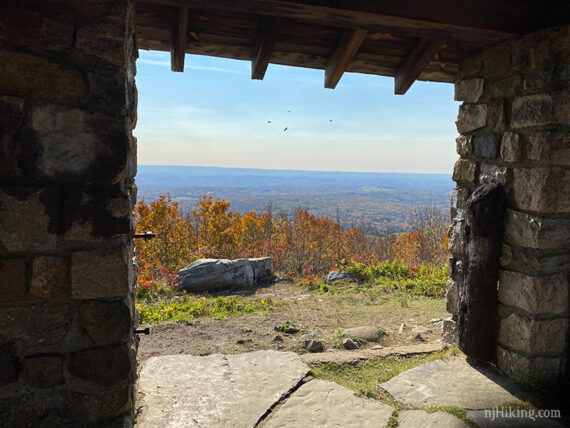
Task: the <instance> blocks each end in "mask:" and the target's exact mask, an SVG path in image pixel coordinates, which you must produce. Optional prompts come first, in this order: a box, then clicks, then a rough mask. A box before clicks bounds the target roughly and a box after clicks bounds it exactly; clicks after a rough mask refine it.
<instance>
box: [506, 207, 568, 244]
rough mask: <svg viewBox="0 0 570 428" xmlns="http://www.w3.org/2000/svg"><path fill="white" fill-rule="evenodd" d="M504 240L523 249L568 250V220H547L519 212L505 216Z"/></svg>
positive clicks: (509, 211)
mask: <svg viewBox="0 0 570 428" xmlns="http://www.w3.org/2000/svg"><path fill="white" fill-rule="evenodd" d="M505 239H506V241H507V242H509V243H511V244H515V245H518V246H521V247H525V248H538V249H556V248H564V249H568V248H570V219H565V218H557V219H548V218H541V217H538V216H533V215H530V214H526V213H521V212H519V211H514V210H507V212H506V214H505Z"/></svg>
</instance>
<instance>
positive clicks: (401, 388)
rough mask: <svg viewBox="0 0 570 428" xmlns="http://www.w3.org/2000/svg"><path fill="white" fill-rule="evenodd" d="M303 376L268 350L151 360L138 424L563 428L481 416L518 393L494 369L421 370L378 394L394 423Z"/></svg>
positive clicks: (351, 396) (455, 362)
mask: <svg viewBox="0 0 570 428" xmlns="http://www.w3.org/2000/svg"><path fill="white" fill-rule="evenodd" d="M309 370H310V369H309V367H308V366H307V365H306V364H305V362H303V360H302V359H301V357H300V356H299V355H297V354H295V353H292V352H277V351H272V350H269V351H257V352H250V353H244V354H235V355H222V354H214V355H209V356H205V357H198V356H192V355H167V356H162V357H153V358H150V359H148V360H147V361H145V363H144V364H143V366H142V368H141V371H140V376H139V381H138V385H137V420H136V425H137V427H139V428H150V427H153V428H154V427H177V428H178V427H199V426H200V427H214V428H217V427H220V428H226V427H236V428H249V427H265V428H289V427H291V428H301V427H302V428H305V427H319V428H321V427H322V428H329V427H358V428H366V427H375V428H376V427H378V428H384V427H387V426H388V424H389V421H390V418H391V416H393V417H396V415H397V420H398V424H399V425H398V427H400V428H416V427H422V428H430V427H433V428H436V427H437V428H466V427H468V426H470V425H471V426H480V427H481V428H486V427H560V426H564V425H563V424H562V423H560V421H558V422H557V421H555V420H553V419H544V418H543V419H539V418H534V419H530V418H524V417H523V418H518V419H515V418H513V417H512V415H508V414H506V417H502V418H501V417H498V418H497V417H495V418H493V417H492V415H491V414H489V413H487V414H486V413H485V409H487V410H491V409H495V408H496V407H497V406H501V405H505V404H507V405H509V406H514V405H515V403H517V402H520V400H519V398H517V397H522V395H521V392H520V391H519V390H517V388H516V387H515V386H514V385H513V384H512V383H511V382H510V381H509V380H508V379H507V378H505V377H504V376H500V375H499V374H498V373H496V372H495V371H493V370H492V368H490V367H487V366H481V365H475V364H470V363H469V362H467V361H466V360H465V359H464V358H462V357H451V358H446V359H441V360H436V361H432V362H429V363H425V364H422V365H420V366H417V367H415V368H412V369H410V370H408V371H405V372H403V373H400V374H399V375H398V376H395V377H394V378H392V379H390V380H389V381H387V382H384V383H382V384H381V385H379V386H378V388H379V390H382V389H383V390H384V391H385V393H388V394H389V395H391V396H392V397H393V399H394V402H392V403H391V404H395V405H396V406H397V407H398V413H397V414H395V413H394V411H395V410H396V407H393V406H392V405H388V404H385V403H383V402H381V401H379V400H374V399H371V398H366V397H363V396H360V395H358V394H356V393H355V392H354V391H352V390H350V389H347V388H345V387H343V386H340V385H338V384H335V383H332V382H328V381H323V380H320V379H315V378H313V377H311V376H308V374H309ZM430 406H432V407H431V408H430ZM433 406H439V407H433ZM445 406H452V407H451V408H450V407H448V410H453V413H455V415H457V414H459V413H460V412H462V411H463V410H466V412H464V414H465V415H466V417H467V419H468V420H462V419H460V418H458V417H456V416H455V415H454V414H451V413H449V412H446V411H443V410H445ZM462 409H463V410H462ZM426 410H428V411H426ZM433 410H436V411H433ZM495 416H500V415H496V414H495ZM462 418H463V419H465V417H464V416H462Z"/></svg>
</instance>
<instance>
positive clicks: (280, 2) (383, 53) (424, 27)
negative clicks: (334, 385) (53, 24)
mask: <svg viewBox="0 0 570 428" xmlns="http://www.w3.org/2000/svg"><path fill="white" fill-rule="evenodd" d="M569 4H570V1H568V0H548V1H547V2H544V1H542V0H500V1H498V0H461V1H458V0H423V1H417V0H407V1H406V0H144V1H142V0H137V3H136V23H137V44H138V48H139V49H152V50H159V51H168V52H170V53H171V64H172V70H173V71H183V70H184V60H185V57H184V54H186V53H188V54H195V55H209V56H217V57H224V58H233V59H242V60H249V61H251V63H252V69H251V77H252V79H263V78H264V76H265V73H266V70H267V67H268V65H269V63H273V64H281V65H290V66H297V67H308V68H316V69H322V70H324V71H325V73H324V85H325V87H326V88H335V86H336V85H337V84H338V82H339V80H340V79H341V77H342V75H343V73H344V72H347V71H348V72H358V73H367V74H377V75H382V76H392V77H394V82H395V85H394V92H395V93H396V94H404V93H406V91H407V90H408V89H409V88H410V86H411V85H412V84H413V82H414V81H415V80H417V79H419V80H428V81H436V82H453V81H454V80H455V76H456V73H457V70H458V68H459V63H460V62H461V60H462V59H463V58H465V57H466V56H469V55H471V54H474V53H476V52H478V51H480V50H481V49H482V48H484V47H485V46H488V45H491V44H493V43H496V42H499V41H502V40H506V39H509V38H513V37H517V36H519V35H522V34H526V33H528V32H531V31H535V30H538V29H541V28H546V27H550V26H555V25H560V24H565V23H568V12H569Z"/></svg>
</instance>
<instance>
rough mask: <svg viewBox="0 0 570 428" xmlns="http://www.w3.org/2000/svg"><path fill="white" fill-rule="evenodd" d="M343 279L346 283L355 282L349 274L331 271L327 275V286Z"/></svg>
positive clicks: (354, 278)
mask: <svg viewBox="0 0 570 428" xmlns="http://www.w3.org/2000/svg"><path fill="white" fill-rule="evenodd" d="M343 279H344V280H348V281H357V279H356V277H355V276H354V275H353V274H351V273H346V272H339V271H336V270H333V271H331V272H329V274H328V275H327V284H332V283H333V282H335V281H340V280H343Z"/></svg>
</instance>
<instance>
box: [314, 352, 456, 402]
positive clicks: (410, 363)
mask: <svg viewBox="0 0 570 428" xmlns="http://www.w3.org/2000/svg"><path fill="white" fill-rule="evenodd" d="M457 354H459V350H458V349H457V348H455V347H451V348H448V349H446V350H444V351H439V352H434V353H431V354H424V355H412V356H409V357H388V358H381V359H377V360H370V361H363V362H361V363H358V364H355V365H349V364H336V363H330V364H315V365H311V374H312V375H313V376H315V377H317V378H320V379H324V380H329V381H331V382H336V383H338V384H339V385H342V386H345V387H347V388H350V389H352V390H354V391H358V392H360V393H361V394H362V395H364V396H366V397H370V398H375V399H378V400H381V401H385V402H388V404H391V405H396V407H397V404H396V403H394V402H393V400H391V399H390V397H387V396H386V394H384V393H383V392H382V391H380V390H379V389H377V388H376V387H377V385H378V384H380V383H382V382H386V381H387V380H389V379H391V378H393V377H394V376H396V375H398V374H400V373H402V372H403V371H405V370H409V369H411V368H413V367H415V366H418V365H420V364H423V363H427V362H428V361H434V360H438V359H440V358H445V357H450V356H453V355H457Z"/></svg>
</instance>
